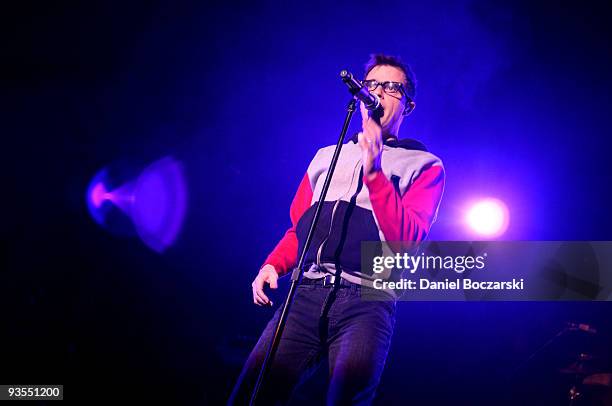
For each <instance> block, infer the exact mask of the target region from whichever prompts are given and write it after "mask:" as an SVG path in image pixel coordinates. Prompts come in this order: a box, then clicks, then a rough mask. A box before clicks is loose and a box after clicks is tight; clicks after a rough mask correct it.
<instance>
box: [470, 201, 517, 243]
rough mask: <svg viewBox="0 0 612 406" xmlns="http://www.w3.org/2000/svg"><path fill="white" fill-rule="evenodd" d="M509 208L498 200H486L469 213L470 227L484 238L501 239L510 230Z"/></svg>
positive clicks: (472, 208)
mask: <svg viewBox="0 0 612 406" xmlns="http://www.w3.org/2000/svg"><path fill="white" fill-rule="evenodd" d="M508 217H509V216H508V208H507V207H506V205H505V204H504V203H503V202H502V201H500V200H498V199H493V198H490V199H484V200H481V201H479V202H477V203H476V204H474V205H473V206H472V207H471V208H470V210H469V211H468V214H467V217H466V221H467V224H468V225H469V227H470V228H471V229H472V230H473V231H474V232H476V233H477V234H480V235H482V236H486V237H499V236H500V235H502V234H503V233H504V232H505V231H506V229H507V228H508V220H509V219H508Z"/></svg>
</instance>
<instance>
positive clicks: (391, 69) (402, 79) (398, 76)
mask: <svg viewBox="0 0 612 406" xmlns="http://www.w3.org/2000/svg"><path fill="white" fill-rule="evenodd" d="M365 79H366V80H376V81H378V82H380V83H382V82H399V83H402V84H405V83H406V76H405V75H404V72H402V70H401V69H399V68H396V67H395V66H389V65H377V66H375V67H374V68H372V70H371V71H370V72H369V73H368V76H366V78H365ZM371 93H374V94H376V95H377V96H378V97H379V98H380V103H381V104H382V106H383V108H384V115H383V116H382V117H381V119H380V124H381V126H382V130H383V134H384V135H386V134H392V135H397V132H398V131H399V127H400V125H401V123H402V120H403V119H404V116H403V115H402V113H403V112H404V107H405V102H406V99H405V97H404V96H403V95H402V93H401V92H397V93H396V94H388V93H385V91H384V90H383V88H382V86H378V87H377V88H376V89H375V90H373V91H372V92H371ZM360 110H361V116H362V117H364V118H365V117H367V115H368V111H367V110H366V109H365V107H363V103H361V107H360Z"/></svg>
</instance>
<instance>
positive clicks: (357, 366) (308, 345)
mask: <svg viewBox="0 0 612 406" xmlns="http://www.w3.org/2000/svg"><path fill="white" fill-rule="evenodd" d="M363 289H367V288H363ZM361 290H362V288H361V286H358V285H353V284H351V286H334V287H330V286H327V287H325V286H322V285H303V284H302V285H300V286H299V287H298V289H297V293H296V296H295V301H294V302H293V305H292V307H291V310H290V312H289V317H288V318H287V324H286V327H285V330H284V332H283V335H282V338H281V342H280V344H279V347H278V351H277V353H276V356H275V358H274V362H273V364H272V369H271V370H270V374H269V375H268V377H267V379H266V382H265V383H264V386H263V387H262V390H261V391H260V393H259V396H258V402H257V403H258V404H259V405H276V404H286V403H288V402H289V400H290V397H291V394H292V393H293V390H294V388H295V387H296V386H297V385H298V384H299V383H300V381H302V380H304V379H305V378H307V377H308V376H309V375H310V374H309V372H313V371H314V370H315V369H316V367H317V365H318V364H319V363H320V361H321V360H323V359H324V358H325V356H327V358H328V360H329V388H328V391H327V403H328V404H331V405H339V404H359V405H364V404H370V403H372V400H373V399H374V395H375V392H376V387H377V386H378V383H379V381H380V376H381V374H382V371H383V368H384V365H385V360H386V358H387V352H388V350H389V345H390V343H391V336H392V335H393V328H394V326H395V308H396V303H395V301H393V300H392V299H391V298H389V297H388V296H385V294H384V293H383V292H378V291H376V292H375V294H380V295H381V299H383V300H381V301H371V300H362V299H361ZM369 295H370V293H368V297H371V296H369ZM279 315H280V309H278V310H277V311H276V313H275V314H274V317H273V318H272V320H270V322H269V323H268V325H267V326H266V328H265V330H264V332H263V334H262V335H261V337H260V339H259V341H258V342H257V344H256V345H255V348H254V349H253V351H252V352H251V354H250V355H249V358H248V359H247V361H246V363H245V365H244V367H243V369H242V372H241V374H240V377H239V378H238V382H237V383H236V385H235V387H234V390H233V391H232V395H231V397H230V399H229V404H230V405H247V404H248V403H249V399H250V396H251V391H252V390H253V387H254V386H255V382H256V380H257V376H258V374H259V370H260V368H261V364H262V363H263V359H264V357H265V354H266V351H267V349H268V346H269V343H270V340H271V338H272V335H273V333H274V327H275V325H276V321H277V320H278V317H279Z"/></svg>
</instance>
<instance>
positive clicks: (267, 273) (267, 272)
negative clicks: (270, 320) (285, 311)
mask: <svg viewBox="0 0 612 406" xmlns="http://www.w3.org/2000/svg"><path fill="white" fill-rule="evenodd" d="M277 281H278V274H277V273H276V269H274V267H273V266H272V265H265V266H264V267H263V268H261V269H260V270H259V274H257V277H256V278H255V279H254V280H253V283H252V284H251V286H252V287H253V303H255V304H256V305H257V306H272V304H273V303H272V301H271V300H270V299H268V296H266V295H265V294H264V291H263V288H264V285H265V284H266V283H268V284H269V285H270V287H271V288H272V289H276V288H277V287H278V283H277Z"/></svg>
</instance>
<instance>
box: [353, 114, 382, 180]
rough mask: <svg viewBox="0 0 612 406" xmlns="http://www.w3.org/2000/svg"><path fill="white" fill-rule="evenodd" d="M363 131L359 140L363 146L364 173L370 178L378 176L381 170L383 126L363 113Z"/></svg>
mask: <svg viewBox="0 0 612 406" xmlns="http://www.w3.org/2000/svg"><path fill="white" fill-rule="evenodd" d="M362 117H363V121H362V126H363V131H362V132H360V133H359V135H358V137H357V141H358V143H359V146H360V147H361V161H362V162H363V174H364V175H366V176H367V177H368V178H369V179H373V178H375V177H376V175H377V174H378V172H380V170H381V164H380V161H381V157H382V146H383V142H382V128H381V127H380V125H379V124H378V123H377V122H376V120H374V119H373V118H371V117H369V116H368V115H367V114H366V115H362Z"/></svg>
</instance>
